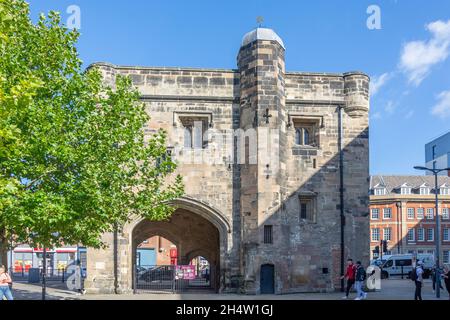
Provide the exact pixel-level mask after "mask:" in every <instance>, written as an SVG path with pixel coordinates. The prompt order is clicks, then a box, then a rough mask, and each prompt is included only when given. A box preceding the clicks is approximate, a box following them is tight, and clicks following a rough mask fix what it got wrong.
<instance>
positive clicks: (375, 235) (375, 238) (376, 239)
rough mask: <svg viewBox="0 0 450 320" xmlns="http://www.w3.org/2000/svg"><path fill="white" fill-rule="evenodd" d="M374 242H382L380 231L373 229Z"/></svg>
mask: <svg viewBox="0 0 450 320" xmlns="http://www.w3.org/2000/svg"><path fill="white" fill-rule="evenodd" d="M372 241H374V242H375V241H380V229H378V228H374V229H372Z"/></svg>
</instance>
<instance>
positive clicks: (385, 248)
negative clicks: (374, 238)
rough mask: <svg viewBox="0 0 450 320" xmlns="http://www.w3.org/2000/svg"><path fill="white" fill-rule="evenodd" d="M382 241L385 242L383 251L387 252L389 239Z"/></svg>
mask: <svg viewBox="0 0 450 320" xmlns="http://www.w3.org/2000/svg"><path fill="white" fill-rule="evenodd" d="M382 243H383V252H386V251H387V240H383V241H382Z"/></svg>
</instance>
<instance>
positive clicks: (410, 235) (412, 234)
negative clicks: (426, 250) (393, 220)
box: [408, 228, 416, 242]
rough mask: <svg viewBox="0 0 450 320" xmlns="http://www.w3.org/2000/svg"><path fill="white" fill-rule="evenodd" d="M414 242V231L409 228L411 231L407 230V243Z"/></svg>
mask: <svg viewBox="0 0 450 320" xmlns="http://www.w3.org/2000/svg"><path fill="white" fill-rule="evenodd" d="M415 240H416V235H415V233H414V229H413V228H411V229H409V230H408V241H411V242H413V241H415Z"/></svg>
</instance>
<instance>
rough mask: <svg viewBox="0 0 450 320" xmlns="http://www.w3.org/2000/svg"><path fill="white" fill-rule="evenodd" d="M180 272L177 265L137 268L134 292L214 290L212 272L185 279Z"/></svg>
mask: <svg viewBox="0 0 450 320" xmlns="http://www.w3.org/2000/svg"><path fill="white" fill-rule="evenodd" d="M180 270H181V268H180V266H176V265H160V266H157V265H152V266H137V267H136V268H135V270H134V277H133V278H134V281H133V283H134V292H135V293H140V292H150V293H160V292H166V293H176V292H186V291H189V290H195V289H197V290H202V289H203V290H205V289H207V290H211V289H213V286H212V282H211V277H210V272H208V273H206V274H205V273H203V274H197V275H196V276H195V278H189V279H185V278H184V277H183V275H182V273H181V275H180Z"/></svg>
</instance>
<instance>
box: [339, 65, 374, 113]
mask: <svg viewBox="0 0 450 320" xmlns="http://www.w3.org/2000/svg"><path fill="white" fill-rule="evenodd" d="M369 81H370V79H369V76H368V75H366V74H364V73H362V72H359V71H354V72H347V73H344V93H345V102H346V104H345V108H344V110H345V112H346V113H347V114H348V115H349V116H350V117H352V118H359V117H362V116H364V115H365V114H367V113H368V112H369Z"/></svg>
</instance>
